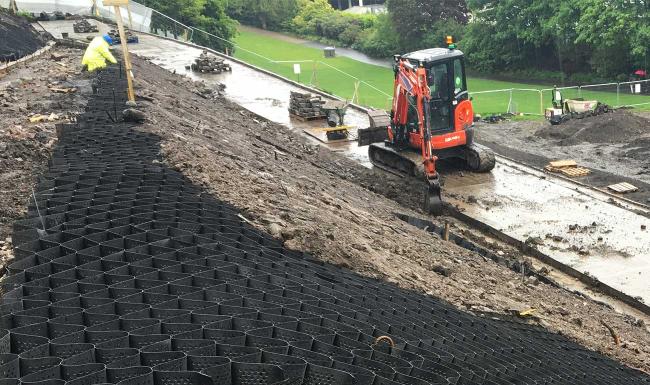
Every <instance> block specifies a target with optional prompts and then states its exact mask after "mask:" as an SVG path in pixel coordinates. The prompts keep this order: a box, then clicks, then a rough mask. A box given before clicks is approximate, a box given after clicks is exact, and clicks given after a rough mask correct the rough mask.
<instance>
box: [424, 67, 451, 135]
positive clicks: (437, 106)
mask: <svg viewBox="0 0 650 385" xmlns="http://www.w3.org/2000/svg"><path fill="white" fill-rule="evenodd" d="M427 71H428V75H427V83H428V85H429V90H430V95H431V130H432V131H434V132H436V131H437V132H442V131H448V130H450V129H451V108H450V102H449V101H450V98H451V95H450V92H449V87H450V83H449V75H450V74H449V63H448V62H442V63H433V64H431V65H430V66H429V67H428V68H427Z"/></svg>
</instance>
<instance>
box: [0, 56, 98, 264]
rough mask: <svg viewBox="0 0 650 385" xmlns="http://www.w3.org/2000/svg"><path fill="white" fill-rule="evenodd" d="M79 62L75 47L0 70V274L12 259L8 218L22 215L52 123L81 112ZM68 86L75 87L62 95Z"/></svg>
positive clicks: (50, 143)
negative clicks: (9, 68) (2, 71)
mask: <svg viewBox="0 0 650 385" xmlns="http://www.w3.org/2000/svg"><path fill="white" fill-rule="evenodd" d="M80 61H81V52H80V51H78V50H71V49H65V48H53V49H52V50H50V51H48V52H46V53H44V54H43V55H42V56H41V57H39V58H38V59H35V60H32V61H30V62H29V63H27V64H26V65H20V66H19V67H14V68H11V70H10V71H9V72H8V73H7V74H3V73H0V271H1V273H4V265H5V263H6V262H7V261H8V260H9V259H11V258H12V251H11V233H12V226H13V222H14V221H15V220H16V219H19V218H21V217H22V216H23V215H24V214H25V212H26V209H27V203H28V201H29V199H30V195H31V188H32V186H33V185H34V183H35V182H36V178H37V177H38V176H39V175H40V174H41V173H42V172H43V170H44V169H45V168H46V166H47V161H48V159H49V158H50V154H51V151H52V148H53V147H54V145H55V144H56V131H55V124H56V123H64V122H69V119H70V118H72V117H74V115H75V114H76V113H77V112H78V111H82V110H83V100H84V97H83V96H82V95H81V93H82V91H83V89H84V84H89V83H88V82H89V81H88V80H79V79H78V77H79V76H80V75H79V71H78V64H79V62H80ZM71 89H75V91H73V92H68V93H62V92H63V91H66V90H67V91H71ZM55 90H58V91H59V92H55ZM30 118H31V119H32V120H34V121H30Z"/></svg>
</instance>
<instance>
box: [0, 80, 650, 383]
mask: <svg viewBox="0 0 650 385" xmlns="http://www.w3.org/2000/svg"><path fill="white" fill-rule="evenodd" d="M118 71H119V70H117V69H116V68H112V69H109V70H106V71H104V72H102V73H101V74H100V75H99V79H98V82H97V84H98V93H97V95H95V96H93V97H92V98H91V100H90V101H89V103H88V109H87V111H86V113H85V114H83V115H82V116H80V117H79V120H78V123H77V124H75V125H66V126H63V127H61V138H60V141H59V143H58V145H57V148H56V149H55V151H54V154H53V158H52V160H51V165H50V168H49V170H48V172H47V173H46V174H45V175H44V176H43V177H42V178H41V179H40V182H39V184H38V185H37V187H36V193H35V199H34V201H33V202H32V204H31V206H30V209H29V211H28V215H27V218H26V219H23V220H20V221H17V222H16V223H15V237H14V239H15V241H16V244H17V246H16V253H15V254H16V261H15V262H14V263H12V264H11V265H10V266H9V273H10V274H9V275H8V276H6V277H5V278H4V279H3V280H2V282H1V284H0V285H1V286H0V289H2V292H3V293H4V295H3V297H2V302H1V305H0V312H1V313H0V314H2V317H1V318H0V352H2V353H1V354H0V373H1V374H2V379H1V380H0V383H2V384H3V385H9V384H11V385H14V384H16V385H18V384H28V383H29V384H39V385H46V384H47V385H50V384H51V385H64V384H65V385H92V384H106V383H111V384H121V385H136V384H137V385H178V384H186V385H190V384H197V385H198V384H200V385H204V384H205V385H222V384H223V385H230V384H233V385H234V384H238V385H249V384H250V385H265V384H296V385H298V384H305V385H329V384H332V385H334V384H349V385H352V384H359V385H399V384H404V385H406V384H408V385H413V384H417V385H419V384H423V385H425V384H436V385H437V384H455V385H459V384H463V385H465V384H468V385H471V384H477V385H479V384H483V385H493V384H504V385H505V384H550V383H553V384H585V385H592V384H608V385H609V384H626V385H629V384H648V383H649V381H650V378H648V376H646V375H644V374H643V373H641V372H639V371H636V370H633V369H629V368H626V367H623V366H621V365H620V364H618V363H616V362H614V361H612V360H611V359H609V358H607V357H605V356H603V355H600V354H598V353H595V352H592V351H589V350H586V349H584V348H582V347H580V346H579V345H577V344H575V343H574V342H571V341H569V340H568V339H566V338H565V337H563V336H561V335H557V334H552V333H549V332H547V331H545V330H544V329H541V328H539V327H537V326H531V325H527V324H525V323H521V322H517V321H509V320H499V319H491V318H483V317H477V316H474V315H471V314H469V313H465V312H462V311H459V310H457V309H455V308H453V307H452V306H451V305H449V304H447V303H445V302H443V301H440V300H438V299H436V298H433V297H427V296H424V295H422V294H419V293H414V292H410V291H406V290H402V289H399V288H397V287H395V286H393V285H390V284H387V283H383V282H380V281H377V280H373V279H370V278H366V277H362V276H359V275H358V274H355V273H353V272H351V271H348V270H346V269H342V268H338V267H334V266H331V265H327V264H323V263H322V262H319V261H317V260H314V259H312V258H311V257H310V256H309V255H306V254H302V253H297V252H294V251H289V250H286V249H284V248H283V247H282V246H281V244H280V243H278V242H277V241H275V240H274V239H273V238H272V237H271V236H269V235H267V234H265V233H262V232H260V231H258V230H255V229H254V228H252V227H251V226H250V225H248V224H247V223H245V222H243V221H242V220H241V219H240V218H239V216H238V211H237V210H236V209H235V208H233V207H231V206H229V205H227V204H225V203H223V202H220V201H219V200H218V199H216V198H213V197H211V196H209V195H208V194H207V193H205V192H204V191H202V189H201V188H199V187H197V186H195V185H193V184H192V183H191V182H190V181H189V180H188V179H186V178H185V177H184V176H183V175H182V174H180V173H178V172H176V171H174V170H171V169H168V168H166V167H165V166H163V165H162V163H161V162H160V159H159V157H160V155H159V152H160V147H159V146H160V139H159V138H158V137H157V136H155V135H153V134H148V133H143V132H139V131H138V130H137V129H135V128H134V127H132V126H131V125H129V124H127V123H124V122H116V123H113V122H112V120H113V119H109V118H108V116H107V115H106V110H110V109H112V106H113V103H114V100H113V89H114V87H116V89H117V90H118V91H119V92H118V103H123V102H124V101H125V92H124V87H125V84H124V79H123V76H121V75H123V74H119V73H118ZM116 85H117V86H116Z"/></svg>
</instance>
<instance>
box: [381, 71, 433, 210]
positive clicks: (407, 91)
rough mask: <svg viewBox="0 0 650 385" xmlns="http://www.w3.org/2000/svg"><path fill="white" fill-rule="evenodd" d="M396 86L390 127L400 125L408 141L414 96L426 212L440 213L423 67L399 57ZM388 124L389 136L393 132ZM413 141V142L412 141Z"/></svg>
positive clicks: (429, 110)
mask: <svg viewBox="0 0 650 385" xmlns="http://www.w3.org/2000/svg"><path fill="white" fill-rule="evenodd" d="M395 71H396V73H395V89H394V93H393V124H392V127H399V126H401V127H402V129H403V130H404V133H405V135H406V136H407V138H408V139H407V140H409V141H410V140H411V138H410V134H409V133H408V132H406V125H407V124H408V121H409V119H408V112H409V107H410V103H411V101H410V100H409V97H411V99H415V104H416V105H415V108H416V111H417V124H418V131H419V132H418V133H419V138H420V143H419V146H420V150H421V153H422V164H423V168H424V174H425V177H426V181H427V185H428V187H427V191H426V192H425V196H424V208H425V210H426V211H428V212H430V213H434V214H439V213H440V212H441V211H442V198H441V196H440V180H439V178H438V173H437V172H436V160H438V157H436V156H435V155H434V154H433V148H432V147H431V91H430V89H429V85H428V83H427V72H426V69H425V68H424V66H422V65H420V66H418V67H417V68H416V67H414V66H413V65H412V64H411V63H409V62H408V61H407V60H404V59H400V60H399V62H398V63H397V67H396V69H395ZM391 130H392V128H391V127H389V137H391V135H394V134H395V133H393V132H391ZM411 144H412V143H411Z"/></svg>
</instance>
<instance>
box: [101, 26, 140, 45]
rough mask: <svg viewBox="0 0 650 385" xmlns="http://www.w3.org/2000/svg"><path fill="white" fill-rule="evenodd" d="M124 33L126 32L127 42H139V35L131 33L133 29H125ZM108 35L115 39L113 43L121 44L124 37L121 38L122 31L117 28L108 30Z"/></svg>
mask: <svg viewBox="0 0 650 385" xmlns="http://www.w3.org/2000/svg"><path fill="white" fill-rule="evenodd" d="M124 33H125V34H126V42H127V43H137V42H138V41H139V40H138V37H137V36H135V35H134V34H133V33H131V31H129V30H128V29H125V30H124ZM108 36H110V37H111V39H113V44H120V43H121V42H122V39H120V33H119V32H118V31H117V30H116V29H111V30H110V31H108Z"/></svg>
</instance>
